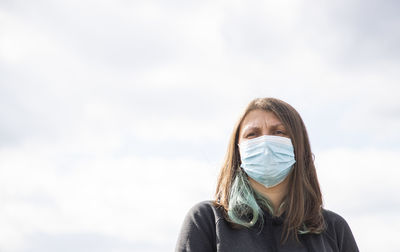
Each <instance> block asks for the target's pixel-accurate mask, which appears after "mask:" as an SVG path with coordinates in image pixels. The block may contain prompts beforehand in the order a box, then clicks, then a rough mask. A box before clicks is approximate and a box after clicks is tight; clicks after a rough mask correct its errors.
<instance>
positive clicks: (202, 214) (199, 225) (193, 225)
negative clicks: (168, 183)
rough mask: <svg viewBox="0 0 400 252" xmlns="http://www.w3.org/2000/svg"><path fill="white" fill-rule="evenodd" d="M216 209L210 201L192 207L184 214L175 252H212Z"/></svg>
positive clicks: (214, 239)
mask: <svg viewBox="0 0 400 252" xmlns="http://www.w3.org/2000/svg"><path fill="white" fill-rule="evenodd" d="M216 215H217V208H216V207H215V206H214V204H213V202H212V201H202V202H200V203H197V204H196V205H194V206H193V207H192V208H191V209H190V210H189V211H188V213H187V214H186V217H185V220H184V222H183V225H182V227H181V231H180V234H179V237H178V241H177V244H176V249H175V250H176V251H214V250H215V246H216V245H215V244H216V231H215V230H216V227H215V225H216V220H217V218H218V217H217V216H216Z"/></svg>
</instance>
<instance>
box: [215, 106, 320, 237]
mask: <svg viewBox="0 0 400 252" xmlns="http://www.w3.org/2000/svg"><path fill="white" fill-rule="evenodd" d="M253 110H263V111H268V112H272V113H274V114H275V116H276V117H277V118H278V119H279V120H280V121H281V122H282V124H283V125H284V126H285V128H286V133H287V135H288V136H289V137H290V139H291V141H292V144H293V147H294V153H295V157H296V163H295V164H294V166H293V169H292V171H291V172H290V174H289V175H288V189H287V194H286V196H285V197H284V200H283V201H284V204H282V205H281V207H282V208H283V209H282V211H283V212H284V213H285V218H284V221H283V225H284V227H283V233H282V241H283V242H285V241H287V240H288V238H289V237H290V236H294V237H295V238H296V239H297V240H298V234H302V233H306V232H307V233H320V232H321V231H322V230H323V229H324V220H323V217H322V195H321V190H320V187H319V183H318V179H317V173H316V170H315V166H314V160H313V154H312V152H311V147H310V142H309V139H308V134H307V131H306V127H305V125H304V122H303V120H302V119H301V117H300V115H299V113H298V112H297V111H296V110H295V109H294V108H293V107H292V106H290V105H289V104H287V103H286V102H284V101H281V100H278V99H275V98H257V99H254V100H252V101H251V102H250V103H249V104H248V106H247V107H246V109H245V111H244V112H243V113H242V115H241V116H240V117H239V120H238V121H237V123H236V125H235V127H234V130H233V132H232V135H231V138H230V141H229V144H228V150H227V153H226V156H225V160H224V163H223V165H222V168H221V171H220V174H219V177H218V181H217V188H216V192H215V201H214V204H216V205H217V206H219V207H221V208H222V209H223V210H224V213H225V215H226V219H227V221H228V222H230V223H232V224H233V225H234V226H237V225H239V227H240V226H241V227H251V226H253V225H254V224H255V223H256V222H257V220H258V219H259V218H260V219H262V217H263V211H262V208H264V209H265V208H266V209H268V210H269V211H270V212H273V211H272V208H271V207H270V205H271V204H270V203H269V201H268V199H266V198H265V197H262V196H261V195H259V194H258V193H257V192H255V190H253V189H252V188H251V186H250V185H249V182H248V178H247V176H246V175H245V174H243V173H244V172H243V171H242V169H241V168H240V165H241V160H240V153H239V148H238V141H239V133H240V129H241V126H242V122H243V120H244V118H245V117H246V115H247V114H248V113H249V112H251V111H253Z"/></svg>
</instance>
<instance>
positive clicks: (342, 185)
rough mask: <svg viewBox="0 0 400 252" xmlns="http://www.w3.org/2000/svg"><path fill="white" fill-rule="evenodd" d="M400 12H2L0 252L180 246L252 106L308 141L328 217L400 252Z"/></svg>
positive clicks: (309, 4)
mask: <svg viewBox="0 0 400 252" xmlns="http://www.w3.org/2000/svg"><path fill="white" fill-rule="evenodd" d="M399 8H400V4H399V2H398V1H394V0H392V1H388V0H382V1H377V0H375V1H372V0H367V1H365V0H364V1H361V0H360V1H356V0H351V1H307V0H305V1H255V0H250V1H186V0H185V1H184V0H170V1H161V0H158V1H157V0H148V1H127V0H117V1H115V0H113V1H111V0H96V1H94V0H93V1H91V0H85V1H82V0H68V1H67V0H57V1H54V0H38V1H22V0H2V1H0V251H1V252H31V251H32V252H33V251H35V252H36V251H38V252H39V251H40V252H50V251H51V252H53V251H100V252H101V251H113V252H124V251H149V252H150V251H151V252H155V251H172V250H173V248H174V245H175V242H176V239H177V236H178V232H179V229H180V226H181V224H182V221H183V218H184V216H185V214H186V212H187V211H188V210H189V209H190V207H191V206H193V205H194V204H196V203H197V202H199V201H202V200H208V199H212V198H213V192H214V189H215V185H216V176H217V174H218V171H219V168H220V165H221V163H222V161H223V157H224V155H225V151H226V148H227V144H228V139H229V135H230V134H231V131H232V129H233V125H234V123H235V122H236V120H237V118H238V116H239V114H240V113H241V111H242V110H243V109H244V107H245V106H246V104H247V103H248V102H249V101H250V100H251V99H253V98H256V97H269V96H271V97H277V98H280V99H283V100H285V101H286V102H288V103H290V104H291V105H293V106H294V107H295V108H296V109H297V110H298V111H299V113H300V114H301V115H302V117H303V120H304V121H305V123H306V126H307V128H308V131H309V136H310V140H311V144H312V148H313V152H314V154H315V161H316V165H317V172H318V175H319V179H320V184H321V187H322V191H323V195H324V203H325V207H326V208H328V209H330V210H333V211H335V212H337V213H339V214H340V215H342V216H343V217H344V218H345V219H346V220H347V222H348V223H349V224H350V226H351V228H352V231H353V233H354V236H355V238H356V240H357V242H358V245H359V248H360V250H361V251H367V252H368V251H371V252H372V251H383V250H384V251H388V252H394V251H399V249H398V247H399V246H398V232H399V231H398V230H400V214H399V213H400V198H399V197H398V195H399V194H400V186H399V183H398V179H399V177H400V171H399V170H400V167H399V163H400V130H399V129H400V99H399V98H400V83H399V80H400V71H399V69H400V48H399V45H400V32H399V27H400V16H399V15H398V13H399Z"/></svg>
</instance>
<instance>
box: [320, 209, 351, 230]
mask: <svg viewBox="0 0 400 252" xmlns="http://www.w3.org/2000/svg"><path fill="white" fill-rule="evenodd" d="M322 215H323V217H324V221H325V225H326V228H327V229H332V228H335V229H337V228H339V227H344V226H347V227H348V224H347V222H346V220H345V219H344V218H343V217H342V216H340V215H339V214H337V213H335V212H333V211H330V210H327V209H323V210H322Z"/></svg>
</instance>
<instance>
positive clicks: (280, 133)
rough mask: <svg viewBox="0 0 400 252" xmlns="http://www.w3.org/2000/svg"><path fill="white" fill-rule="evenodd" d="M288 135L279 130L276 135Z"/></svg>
mask: <svg viewBox="0 0 400 252" xmlns="http://www.w3.org/2000/svg"><path fill="white" fill-rule="evenodd" d="M285 134H286V133H285V132H283V131H281V130H277V131H275V135H285Z"/></svg>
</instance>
